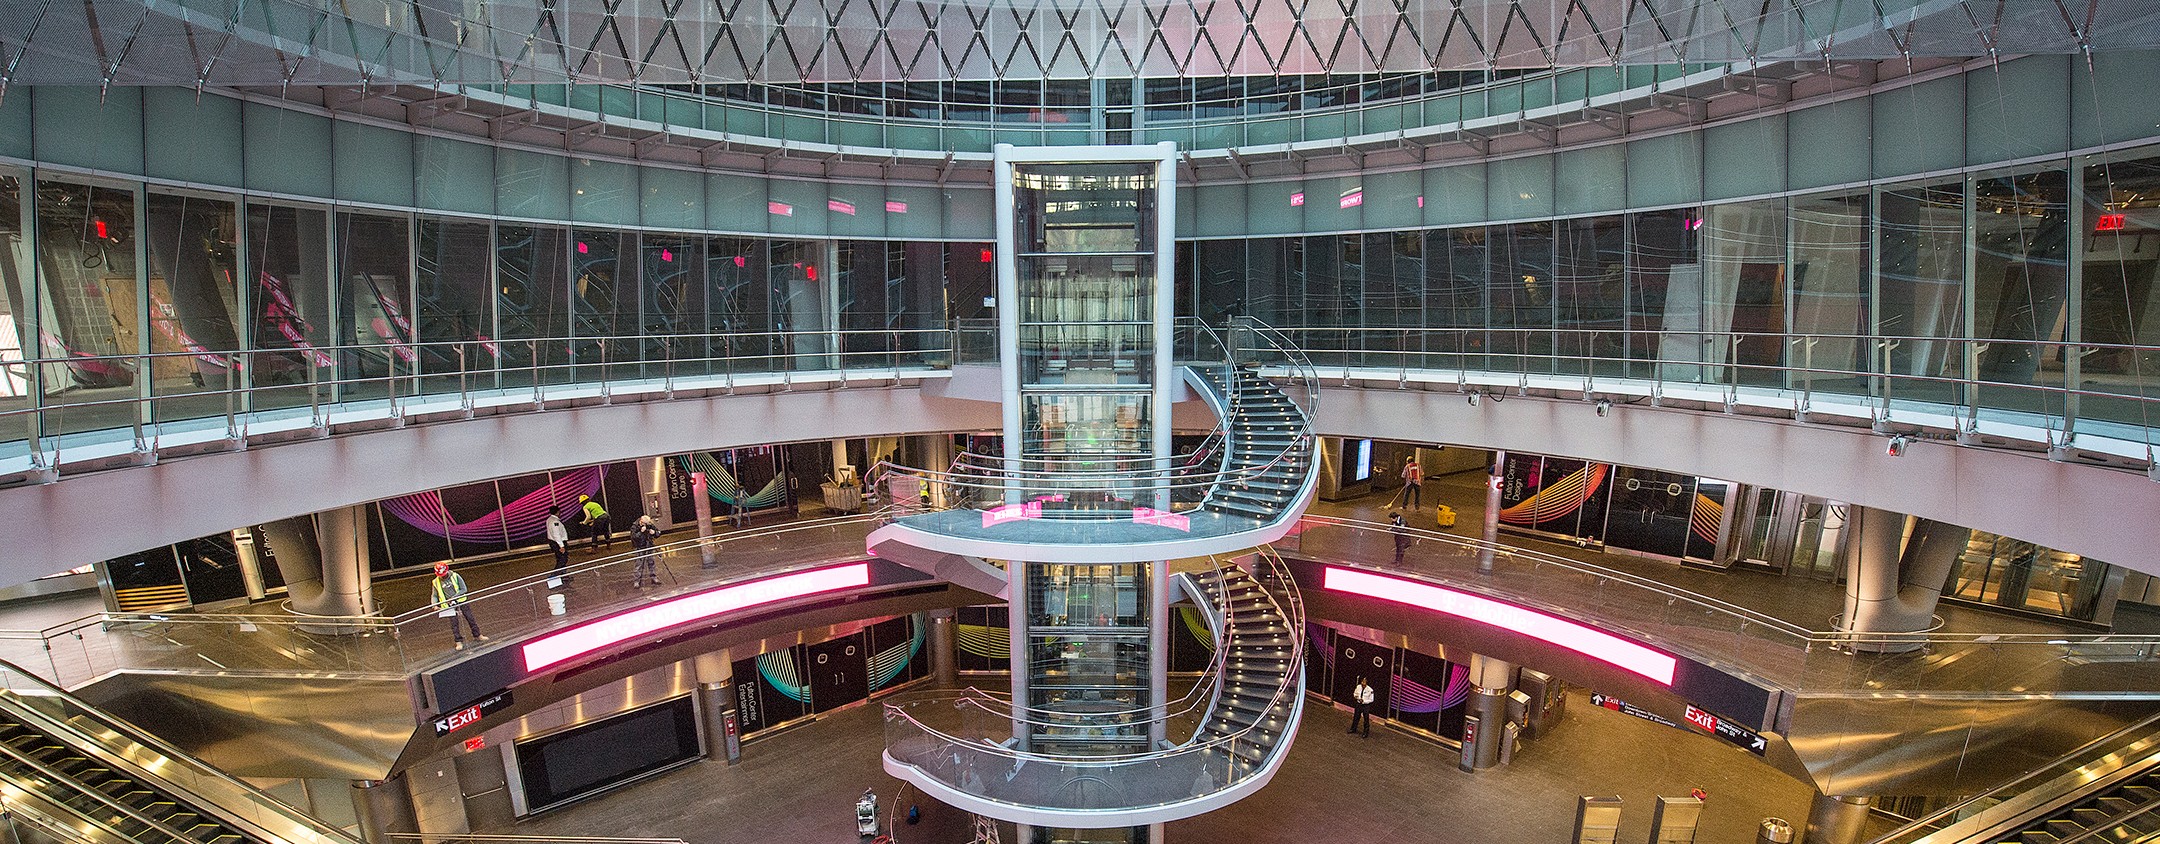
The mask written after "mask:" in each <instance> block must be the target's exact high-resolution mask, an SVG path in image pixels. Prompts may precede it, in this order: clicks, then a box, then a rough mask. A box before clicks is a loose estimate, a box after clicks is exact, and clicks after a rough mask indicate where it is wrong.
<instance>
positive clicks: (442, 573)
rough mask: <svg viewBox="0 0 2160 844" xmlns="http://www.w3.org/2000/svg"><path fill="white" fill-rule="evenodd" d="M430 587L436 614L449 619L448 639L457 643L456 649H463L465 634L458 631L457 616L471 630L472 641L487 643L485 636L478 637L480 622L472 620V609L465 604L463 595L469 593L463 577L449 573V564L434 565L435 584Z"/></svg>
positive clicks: (455, 573)
mask: <svg viewBox="0 0 2160 844" xmlns="http://www.w3.org/2000/svg"><path fill="white" fill-rule="evenodd" d="M432 585H433V591H434V594H435V611H436V614H437V615H440V616H442V617H444V618H447V619H450V639H451V641H453V642H456V643H457V649H458V650H461V651H462V650H464V649H465V634H464V633H463V632H462V631H460V630H458V617H459V616H463V617H464V618H465V626H467V627H470V628H472V634H473V638H474V639H478V640H480V641H482V642H485V641H487V637H486V636H483V635H480V622H478V621H475V620H473V613H472V607H471V606H470V605H468V604H466V603H465V595H466V593H467V592H468V591H469V590H467V589H466V588H465V577H464V576H463V575H460V574H458V573H457V572H454V571H451V570H450V564H449V563H436V564H435V582H434V584H432Z"/></svg>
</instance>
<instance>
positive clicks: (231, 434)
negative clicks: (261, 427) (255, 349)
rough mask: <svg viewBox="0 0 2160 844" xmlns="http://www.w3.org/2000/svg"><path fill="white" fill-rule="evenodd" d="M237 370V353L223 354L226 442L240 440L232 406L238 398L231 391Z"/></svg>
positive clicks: (238, 366)
mask: <svg viewBox="0 0 2160 844" xmlns="http://www.w3.org/2000/svg"><path fill="white" fill-rule="evenodd" d="M239 368H240V356H239V355H238V354H237V353H233V352H227V353H226V354H225V438H226V439H228V440H238V439H240V417H239V414H237V413H236V412H235V408H234V406H233V402H234V401H235V400H236V399H237V398H238V394H237V393H235V392H234V391H233V373H234V372H235V371H236V370H238V369H239Z"/></svg>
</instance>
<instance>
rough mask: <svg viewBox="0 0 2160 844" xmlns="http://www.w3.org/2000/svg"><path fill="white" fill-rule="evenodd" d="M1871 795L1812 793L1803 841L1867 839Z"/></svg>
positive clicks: (1845, 843)
mask: <svg viewBox="0 0 2160 844" xmlns="http://www.w3.org/2000/svg"><path fill="white" fill-rule="evenodd" d="M1874 802H1875V798H1873V797H1844V796H1832V795H1828V794H1817V795H1815V802H1814V803H1813V804H1811V805H1809V806H1808V819H1807V837H1806V838H1805V839H1803V840H1805V841H1807V844H1860V842H1862V841H1866V840H1867V835H1866V832H1867V819H1868V808H1869V807H1870V806H1871V805H1873V804H1874Z"/></svg>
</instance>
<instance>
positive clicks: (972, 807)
mask: <svg viewBox="0 0 2160 844" xmlns="http://www.w3.org/2000/svg"><path fill="white" fill-rule="evenodd" d="M1299 673H1300V674H1301V675H1302V673H1303V672H1302V670H1301V671H1300V672H1299ZM1298 682H1299V685H1300V691H1299V692H1298V693H1297V695H1296V703H1295V704H1293V707H1292V709H1291V712H1290V721H1289V723H1290V724H1291V725H1292V728H1291V729H1290V730H1289V731H1288V732H1286V733H1285V734H1284V736H1283V739H1282V741H1281V743H1279V744H1277V745H1276V746H1275V750H1274V752H1273V753H1270V754H1268V757H1267V759H1266V761H1264V762H1262V763H1261V764H1260V767H1259V768H1258V769H1256V770H1254V771H1253V773H1252V774H1250V775H1248V776H1246V777H1245V778H1244V779H1242V780H1239V781H1238V782H1237V783H1235V784H1232V785H1230V786H1228V787H1225V788H1222V789H1220V790H1216V791H1211V792H1208V793H1206V794H1200V795H1195V796H1194V797H1192V798H1190V799H1187V800H1180V801H1178V802H1175V803H1165V804H1162V805H1158V806H1144V807H1136V808H1130V809H1063V810H1061V809H1047V808H1043V807H1040V806H1022V805H1019V804H1014V803H1007V802H1004V801H1001V800H990V799H988V798H984V797H981V796H978V795H974V794H969V793H967V792H965V791H962V790H960V789H958V788H956V787H954V786H952V785H950V784H948V783H946V782H944V781H942V780H939V779H938V778H936V777H934V776H931V775H930V773H929V772H927V771H924V770H923V769H922V768H920V767H917V766H915V765H911V764H908V763H906V762H902V761H900V760H898V759H895V758H893V755H892V750H890V749H887V750H886V751H885V752H884V754H883V759H884V767H885V773H888V774H891V775H892V776H894V777H895V778H898V779H900V780H902V781H904V782H906V783H908V784H910V785H913V786H915V787H916V788H920V789H922V790H923V793H925V794H928V795H930V796H931V797H933V798H936V799H937V800H938V801H940V802H942V803H945V804H946V805H948V806H952V807H954V808H956V809H960V810H962V811H965V812H970V813H973V814H977V815H982V816H983V817H987V818H996V819H998V820H1001V821H1010V822H1012V823H1022V824H1029V825H1031V826H1049V827H1067V828H1075V829H1107V828H1111V827H1124V826H1143V825H1147V824H1158V823H1167V822H1170V821H1175V820H1183V819H1185V818H1190V817H1194V816H1197V815H1203V814H1206V813H1208V812H1212V811H1214V810H1216V809H1220V808H1223V807H1225V806H1228V805H1230V804H1232V803H1236V802H1238V801H1239V800H1243V799H1245V798H1246V797H1249V796H1252V794H1253V793H1255V792H1257V791H1259V790H1260V789H1262V788H1265V787H1266V786H1267V784H1268V783H1269V782H1270V781H1272V780H1274V779H1275V773H1276V772H1277V771H1278V770H1281V768H1282V764H1283V760H1284V759H1287V758H1289V756H1290V746H1291V745H1292V744H1293V743H1295V741H1296V738H1297V732H1296V729H1295V725H1297V724H1299V723H1302V722H1303V719H1304V716H1305V694H1304V692H1303V691H1302V686H1303V683H1304V681H1303V678H1302V676H1301V677H1300V678H1299V681H1298Z"/></svg>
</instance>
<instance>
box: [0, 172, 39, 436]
mask: <svg viewBox="0 0 2160 844" xmlns="http://www.w3.org/2000/svg"><path fill="white" fill-rule="evenodd" d="M25 199H26V197H24V196H23V181H22V177H21V176H19V175H17V173H16V171H15V170H13V169H12V168H7V167H0V293H4V295H0V411H14V410H20V409H22V408H25V407H28V406H30V403H31V401H30V399H31V395H30V393H31V390H33V389H35V387H34V385H33V381H34V379H35V378H36V374H35V373H33V372H31V371H30V367H29V366H27V365H24V364H19V363H10V362H11V361H22V360H25V359H28V358H30V357H32V356H34V355H35V353H36V349H37V343H36V342H34V339H33V338H34V337H35V335H36V332H37V320H36V318H35V317H34V312H32V311H30V310H28V309H27V307H28V305H29V304H30V303H29V299H28V298H27V297H25V296H24V295H23V294H24V292H25V291H26V290H28V288H27V287H25V282H27V281H28V280H29V279H30V278H31V276H32V272H31V271H30V270H29V269H28V268H27V267H25V266H23V260H24V257H25V256H27V255H28V254H29V253H28V244H27V242H26V241H25V239H24V237H23V214H22V211H23V202H24V200H25ZM0 429H4V430H8V431H11V432H19V433H23V434H24V435H27V429H26V428H25V427H24V426H23V425H20V424H16V422H15V421H13V420H10V421H6V422H0Z"/></svg>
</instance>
